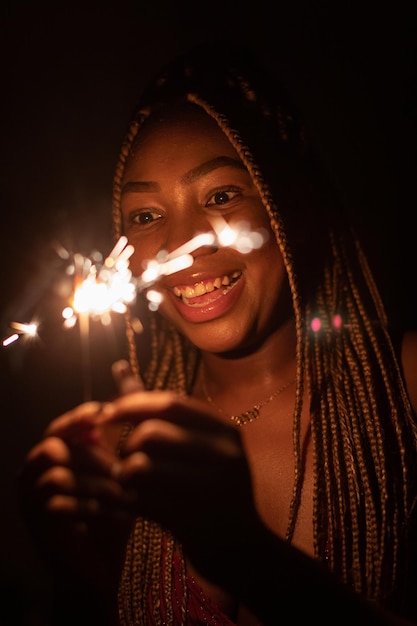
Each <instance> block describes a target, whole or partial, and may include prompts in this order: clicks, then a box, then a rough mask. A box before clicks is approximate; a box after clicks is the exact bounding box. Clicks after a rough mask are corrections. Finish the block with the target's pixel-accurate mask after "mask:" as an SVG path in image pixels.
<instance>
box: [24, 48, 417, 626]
mask: <svg viewBox="0 0 417 626" xmlns="http://www.w3.org/2000/svg"><path fill="white" fill-rule="evenodd" d="M343 213H344V212H343V211H342V208H341V206H340V205H339V204H338V203H337V201H336V198H335V195H334V193H332V190H331V187H330V186H329V185H328V183H327V181H326V180H325V177H324V175H323V173H322V171H321V169H320V166H319V163H318V162H317V159H316V158H315V156H314V153H313V150H312V148H311V146H310V144H309V142H308V139H307V137H306V133H305V129H304V127H303V125H302V123H301V121H300V120H299V116H298V114H297V112H296V111H295V110H294V109H293V108H292V106H291V105H290V104H289V103H288V102H287V100H286V98H285V95H284V94H283V93H282V91H281V89H280V88H279V86H278V85H276V84H275V83H274V81H273V79H272V77H271V76H268V75H266V74H264V70H262V69H261V68H259V67H258V66H257V64H256V61H255V60H254V59H253V58H251V57H247V56H246V53H245V52H243V51H242V50H230V49H227V47H225V46H219V45H214V46H212V47H210V46H201V47H199V48H197V49H194V50H192V51H191V52H190V53H189V54H188V55H185V56H184V57H183V58H180V59H179V60H178V61H177V62H176V63H174V64H172V65H171V66H170V67H168V68H167V69H166V70H165V71H164V72H162V73H161V75H159V76H158V77H156V79H155V80H154V81H153V82H152V84H151V85H150V87H149V89H148V90H147V91H146V92H145V93H144V94H143V96H142V100H141V103H140V106H139V107H138V111H137V114H136V116H135V118H134V120H133V122H132V124H131V126H130V128H129V131H128V133H127V137H126V140H125V143H124V145H123V147H122V150H121V154H120V160H119V163H118V166H117V169H116V176H115V184H114V210H113V214H114V231H115V237H116V238H117V237H119V236H120V235H121V234H122V233H123V234H125V235H127V237H128V240H129V242H130V243H131V244H133V246H134V248H135V252H134V255H133V257H132V260H131V268H132V270H133V272H134V274H135V275H137V276H140V275H141V274H142V272H143V271H144V267H145V266H146V262H147V261H149V260H151V259H155V258H156V257H157V256H158V254H160V253H161V251H165V252H168V253H172V252H173V251H175V250H177V249H178V248H179V247H180V246H182V245H183V244H184V243H186V242H189V241H190V240H192V238H193V237H194V236H195V235H197V234H200V233H205V232H212V231H213V229H214V230H215V231H216V232H218V230H219V224H227V225H228V226H229V227H232V228H233V229H234V232H235V233H238V234H239V233H242V231H245V232H246V231H247V230H248V229H249V230H250V231H251V232H252V233H257V234H258V235H259V234H261V235H262V237H263V243H262V245H261V246H260V247H257V246H253V247H252V249H249V251H247V250H245V251H244V252H242V251H240V250H239V248H238V247H236V246H234V245H221V244H220V242H219V239H215V240H214V241H211V242H210V241H208V242H206V243H204V245H200V246H199V247H197V248H196V249H194V250H192V253H191V254H192V260H193V263H192V265H191V266H189V267H188V268H185V269H181V270H179V271H177V272H174V273H171V274H168V275H164V276H162V277H161V278H160V280H159V281H158V282H157V283H156V284H155V285H153V286H152V288H153V289H154V290H156V291H157V292H158V294H159V298H158V302H159V301H160V304H159V307H156V306H151V307H148V306H147V304H146V303H147V302H148V301H147V300H146V298H141V300H140V302H139V308H140V317H141V321H142V323H143V325H144V331H143V332H142V333H141V334H140V335H135V333H134V331H133V324H132V322H131V319H130V318H129V319H127V339H128V346H129V355H130V358H129V360H130V368H131V372H132V374H130V373H129V372H127V373H126V369H124V368H123V367H121V366H120V365H119V366H118V373H116V375H117V376H118V378H119V379H120V388H121V392H122V393H121V395H120V397H119V398H116V399H114V400H113V401H112V402H109V403H107V404H105V405H104V406H102V405H100V404H98V403H87V404H84V405H81V406H79V407H77V408H75V409H74V410H73V411H71V412H69V413H68V414H66V415H64V416H61V417H60V418H58V419H57V420H56V421H54V422H53V423H52V424H51V425H50V426H49V428H48V430H47V433H46V435H45V439H44V440H43V441H42V442H40V443H39V444H38V445H37V446H36V447H35V448H34V449H33V450H32V451H31V452H30V454H29V455H28V459H27V463H26V466H25V468H24V470H23V472H22V475H21V478H20V491H21V500H22V504H23V507H24V510H25V513H26V516H27V519H28V520H29V522H30V524H31V526H32V528H33V531H34V533H35V536H36V539H37V541H38V542H39V544H40V545H41V546H42V548H43V550H44V555H45V558H46V559H47V561H48V563H49V564H50V566H51V569H52V571H53V572H54V576H55V581H56V583H57V594H56V598H57V608H56V615H58V623H59V624H62V623H66V620H67V621H68V623H70V622H71V623H74V620H78V621H77V623H80V622H81V623H83V619H84V621H85V622H86V623H90V624H91V623H96V622H97V623H100V624H103V623H109V624H116V623H120V624H126V625H127V624H129V625H130V624H146V625H148V624H188V625H194V624H223V625H228V626H230V625H231V624H240V625H254V624H274V625H276V624H278V623H280V622H281V621H285V620H288V619H291V621H292V622H293V623H302V622H303V620H304V619H310V620H311V619H313V618H315V619H319V620H320V623H321V624H323V623H324V624H327V623H329V624H330V623H332V624H333V623H334V621H335V620H336V619H337V622H338V623H340V624H352V623H366V624H395V623H402V621H401V620H402V618H409V619H411V620H413V619H415V620H417V612H416V611H414V609H415V607H414V608H413V606H412V601H413V593H412V592H411V589H412V583H413V580H414V579H413V567H414V555H413V546H414V534H413V532H414V528H413V525H414V524H413V510H414V503H415V498H416V489H417V480H416V478H417V477H416V463H415V458H416V456H415V455H416V443H417V442H416V420H415V409H416V407H417V375H416V373H415V368H413V361H414V362H415V358H416V354H417V336H416V334H414V333H408V334H407V335H405V336H404V337H403V338H402V341H401V343H400V342H398V341H397V340H395V341H394V338H393V337H391V336H390V333H389V330H390V329H389V323H388V320H387V319H386V315H385V311H384V307H383V303H382V302H381V299H380V296H379V293H378V290H377V287H376V285H375V283H374V280H373V278H372V273H371V270H370V268H369V266H368V264H367V260H366V257H365V254H364V252H363V250H362V248H361V245H360V242H359V240H358V238H357V236H356V234H355V232H354V230H353V229H352V228H351V227H350V226H349V225H348V223H347V222H346V220H345V216H344V214H343ZM148 296H149V298H150V299H151V300H152V296H151V295H150V294H148ZM144 303H145V304H144ZM155 308H157V311H155V310H154V309H155ZM151 309H152V310H151ZM69 589H71V590H72V594H73V595H72V598H73V600H72V601H71V603H70V604H71V606H68V593H69V592H68V590H69ZM334 606H337V607H338V608H337V613H335V612H334ZM80 607H83V608H82V609H81V608H80ZM413 611H414V612H413ZM411 623H413V621H411Z"/></svg>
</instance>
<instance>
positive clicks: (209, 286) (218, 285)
mask: <svg viewBox="0 0 417 626" xmlns="http://www.w3.org/2000/svg"><path fill="white" fill-rule="evenodd" d="M241 275H242V272H239V271H236V272H233V274H231V275H225V276H217V277H216V278H215V279H214V280H207V281H201V282H198V283H195V284H194V285H186V286H177V287H174V289H173V291H174V294H175V295H176V296H177V298H180V299H181V300H182V301H183V302H184V304H191V303H190V300H191V299H193V298H198V297H201V296H205V295H206V294H210V293H213V292H214V291H217V290H219V289H222V290H223V291H222V293H223V294H224V293H226V292H227V291H228V290H229V289H231V288H232V287H233V286H234V284H235V283H236V282H237V281H238V280H239V278H240V277H241Z"/></svg>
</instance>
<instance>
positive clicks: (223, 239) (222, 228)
mask: <svg viewBox="0 0 417 626" xmlns="http://www.w3.org/2000/svg"><path fill="white" fill-rule="evenodd" d="M210 223H211V225H212V227H213V231H212V232H207V233H201V234H197V235H196V236H195V237H193V238H192V239H190V240H189V241H187V242H185V243H184V244H182V245H181V246H179V247H178V248H176V249H175V250H173V251H172V252H169V253H168V252H167V251H164V250H162V251H160V252H159V253H158V255H157V257H156V259H152V260H150V261H148V262H147V263H146V267H145V269H144V271H143V273H142V274H141V275H140V276H139V277H137V278H135V277H133V276H132V272H131V270H130V269H129V259H130V257H131V256H132V254H133V253H134V247H133V246H132V245H130V244H129V243H128V240H127V237H125V236H122V237H120V239H119V240H118V241H117V243H116V245H115V246H114V248H113V249H112V251H111V252H110V254H109V255H108V256H107V257H106V258H105V259H104V260H103V258H102V256H101V255H100V254H99V253H94V254H92V255H91V256H90V257H85V256H83V255H81V254H75V255H74V257H73V260H72V262H70V263H69V265H68V267H67V273H69V274H72V275H73V276H74V289H73V292H72V296H71V302H70V304H69V305H68V306H66V307H65V308H64V309H63V311H62V317H63V318H64V327H66V328H72V327H74V326H75V325H76V323H77V321H78V322H79V327H80V338H81V349H82V361H83V372H84V376H83V382H84V399H85V400H89V399H91V367H90V346H89V324H90V319H93V320H97V319H98V320H100V321H101V323H102V324H104V325H108V324H110V323H111V313H112V312H115V313H125V312H126V311H127V307H128V306H129V305H131V304H133V302H134V301H135V299H136V295H137V294H138V293H140V292H142V291H145V290H146V297H147V299H148V301H149V304H148V306H149V308H150V309H151V310H153V311H155V310H157V309H158V307H159V305H160V303H161V299H162V296H161V294H160V293H159V292H158V291H157V290H153V289H151V287H152V286H153V285H154V284H155V283H156V282H157V281H158V280H159V279H160V278H161V276H164V275H169V274H173V273H175V272H178V271H180V270H182V269H185V268H187V267H190V266H191V265H192V264H193V262H194V257H193V256H192V253H193V252H194V251H195V250H197V249H198V248H200V247H202V246H215V247H233V248H235V249H236V250H238V251H239V252H240V253H242V254H247V253H249V252H251V251H252V250H253V249H256V248H260V247H261V246H262V245H263V243H264V241H265V239H266V236H267V233H266V231H263V230H262V229H261V230H258V231H252V230H251V229H250V227H249V224H247V223H246V222H241V223H239V224H237V225H235V227H231V226H230V225H229V224H228V223H227V222H226V221H225V220H224V219H223V218H221V217H218V218H215V219H211V220H210ZM63 252H64V253H65V254H63V253H62V251H61V253H59V254H60V256H61V258H63V259H64V258H65V259H70V255H69V254H68V253H67V252H66V251H63ZM10 327H11V328H12V329H13V330H14V331H15V332H14V333H13V334H11V335H10V336H9V337H7V338H6V339H4V340H3V346H8V345H10V344H11V343H13V342H14V341H16V340H17V339H19V337H20V336H22V335H25V336H35V335H36V332H37V324H35V323H30V324H22V323H18V322H13V323H11V324H10Z"/></svg>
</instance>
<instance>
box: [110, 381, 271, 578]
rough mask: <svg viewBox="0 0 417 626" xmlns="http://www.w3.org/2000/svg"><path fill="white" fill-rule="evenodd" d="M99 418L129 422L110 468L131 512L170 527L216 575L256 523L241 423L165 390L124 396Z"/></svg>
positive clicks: (194, 557)
mask: <svg viewBox="0 0 417 626" xmlns="http://www.w3.org/2000/svg"><path fill="white" fill-rule="evenodd" d="M100 419H103V421H104V422H111V423H115V422H124V421H126V420H128V421H130V422H131V424H132V431H131V433H130V435H129V437H128V439H127V441H126V443H125V445H124V447H123V451H122V458H121V459H120V460H119V462H118V463H116V464H115V466H114V467H113V476H114V477H115V478H117V479H118V480H119V481H120V484H121V485H123V486H124V487H125V488H126V489H127V490H129V491H131V492H134V493H135V494H136V499H135V502H136V507H137V513H138V514H141V515H144V516H147V517H150V518H152V519H154V520H156V521H158V522H159V523H161V524H162V525H163V526H165V527H166V528H169V529H170V530H171V531H172V532H173V534H174V535H176V536H177V537H178V539H179V540H180V541H181V542H182V544H183V546H184V548H185V551H186V553H187V555H188V557H189V558H190V560H191V561H192V562H193V564H194V566H195V567H196V568H197V569H199V571H200V573H202V574H204V575H206V576H208V577H211V578H213V579H214V578H216V577H218V575H219V571H220V570H221V563H222V560H224V559H227V558H229V557H228V555H230V556H231V548H233V550H234V549H235V547H236V546H239V549H241V542H242V541H245V537H246V538H247V536H248V535H247V533H248V532H253V531H254V529H255V532H256V531H257V530H258V529H259V528H260V526H261V523H260V520H259V517H258V513H257V511H256V508H255V505H254V499H253V494H252V484H251V477H250V472H249V467H248V463H247V460H246V456H245V453H244V450H243V446H242V442H241V437H240V432H239V430H238V429H237V428H236V427H235V426H234V425H232V424H229V423H226V422H225V421H224V420H222V419H221V418H220V417H219V416H218V414H217V413H215V412H213V410H212V409H210V408H209V407H207V405H206V404H205V403H203V402H200V401H199V400H196V399H194V398H188V397H180V396H178V395H176V394H174V393H171V392H156V391H154V392H137V393H132V394H129V395H126V396H122V397H120V398H118V399H116V400H115V401H113V402H111V403H109V404H107V405H106V407H105V408H104V410H103V413H102V418H100Z"/></svg>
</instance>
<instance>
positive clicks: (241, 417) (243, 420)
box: [202, 373, 295, 426]
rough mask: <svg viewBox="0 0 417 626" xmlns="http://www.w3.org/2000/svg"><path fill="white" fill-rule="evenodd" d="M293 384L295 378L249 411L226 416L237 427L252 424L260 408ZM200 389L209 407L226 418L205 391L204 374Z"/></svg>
mask: <svg viewBox="0 0 417 626" xmlns="http://www.w3.org/2000/svg"><path fill="white" fill-rule="evenodd" d="M293 383H295V378H294V379H293V380H290V381H288V382H287V383H285V385H282V387H279V389H277V390H276V391H274V393H271V395H270V396H268V398H265V400H261V401H260V402H257V403H256V404H254V405H253V407H252V408H251V409H248V410H247V411H243V413H239V414H238V415H228V417H229V419H231V420H232V422H235V423H236V424H237V425H238V426H244V425H245V424H248V423H249V422H253V420H256V419H258V417H259V413H260V411H261V409H262V407H264V406H265V405H266V404H269V402H271V400H273V399H274V398H276V397H277V396H279V394H280V393H282V392H283V391H285V389H287V387H289V386H290V385H292V384H293ZM202 387H203V392H204V395H205V397H206V400H207V401H208V402H209V403H210V404H211V406H213V407H214V408H215V409H216V411H217V412H218V413H221V414H222V415H226V416H227V413H225V412H224V411H223V410H222V409H221V408H220V407H218V406H217V404H216V403H215V402H214V400H213V398H212V397H211V396H210V394H209V392H208V391H207V385H206V377H205V376H204V373H203V380H202Z"/></svg>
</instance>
